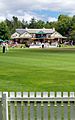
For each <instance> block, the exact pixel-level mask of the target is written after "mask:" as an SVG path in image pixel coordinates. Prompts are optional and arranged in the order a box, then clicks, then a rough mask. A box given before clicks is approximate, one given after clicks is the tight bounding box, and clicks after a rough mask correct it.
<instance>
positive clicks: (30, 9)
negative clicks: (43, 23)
mask: <svg viewBox="0 0 75 120" xmlns="http://www.w3.org/2000/svg"><path fill="white" fill-rule="evenodd" d="M36 10H37V11H39V10H42V11H43V10H47V11H49V12H50V11H55V12H60V13H62V14H63V13H65V14H68V15H74V14H75V0H67V1H66V0H30V1H29V0H0V20H1V19H3V20H4V18H9V19H10V18H12V16H13V15H15V16H17V17H19V19H22V18H25V20H27V21H29V20H30V19H31V18H32V17H35V18H36V19H43V17H42V16H45V17H47V20H49V21H50V20H53V21H56V16H54V17H52V15H50V17H49V16H46V15H45V14H44V15H39V13H38V12H37V13H36V12H35V11H36Z"/></svg>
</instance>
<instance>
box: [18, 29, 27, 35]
mask: <svg viewBox="0 0 75 120" xmlns="http://www.w3.org/2000/svg"><path fill="white" fill-rule="evenodd" d="M16 32H17V33H19V34H23V33H25V32H26V29H16Z"/></svg>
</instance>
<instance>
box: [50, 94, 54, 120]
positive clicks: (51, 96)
mask: <svg viewBox="0 0 75 120" xmlns="http://www.w3.org/2000/svg"><path fill="white" fill-rule="evenodd" d="M50 98H55V93H54V92H50ZM54 105H55V102H54V101H53V102H52V101H50V120H55V114H54Z"/></svg>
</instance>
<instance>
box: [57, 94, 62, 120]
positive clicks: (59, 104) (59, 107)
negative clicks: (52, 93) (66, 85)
mask: <svg viewBox="0 0 75 120" xmlns="http://www.w3.org/2000/svg"><path fill="white" fill-rule="evenodd" d="M56 97H57V98H61V92H57V93H56ZM56 105H57V106H56V108H57V113H56V119H57V120H61V101H57V102H56Z"/></svg>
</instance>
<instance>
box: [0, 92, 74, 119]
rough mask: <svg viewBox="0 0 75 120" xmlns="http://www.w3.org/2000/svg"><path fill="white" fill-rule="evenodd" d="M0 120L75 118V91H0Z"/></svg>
mask: <svg viewBox="0 0 75 120" xmlns="http://www.w3.org/2000/svg"><path fill="white" fill-rule="evenodd" d="M0 120H75V92H70V93H68V92H56V93H55V92H50V93H48V92H43V93H41V92H36V93H34V92H30V93H28V92H9V93H8V92H3V93H2V92H0Z"/></svg>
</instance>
